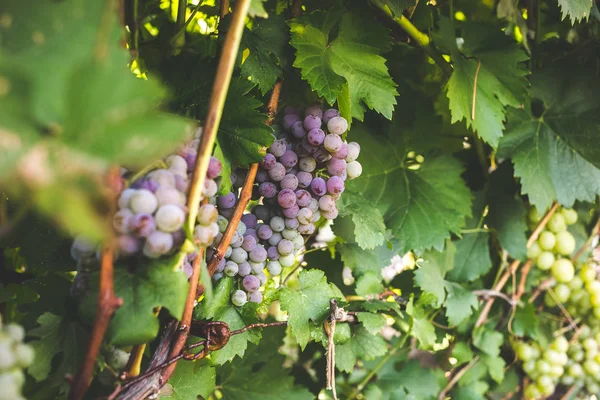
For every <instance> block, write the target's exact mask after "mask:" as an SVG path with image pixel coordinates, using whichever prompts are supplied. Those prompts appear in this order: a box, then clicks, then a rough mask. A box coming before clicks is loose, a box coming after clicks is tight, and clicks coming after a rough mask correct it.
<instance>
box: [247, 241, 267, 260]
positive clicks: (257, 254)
mask: <svg viewBox="0 0 600 400" xmlns="http://www.w3.org/2000/svg"><path fill="white" fill-rule="evenodd" d="M249 257H250V259H251V260H252V261H254V262H257V263H261V262H263V261H265V260H266V259H267V250H265V248H264V247H263V246H262V245H261V246H256V247H255V248H254V250H252V251H251V252H250V254H249Z"/></svg>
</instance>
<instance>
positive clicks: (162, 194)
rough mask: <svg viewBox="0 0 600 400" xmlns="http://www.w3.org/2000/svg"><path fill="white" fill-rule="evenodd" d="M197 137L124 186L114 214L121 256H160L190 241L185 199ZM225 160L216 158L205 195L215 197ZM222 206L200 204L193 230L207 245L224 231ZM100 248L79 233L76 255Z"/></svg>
mask: <svg viewBox="0 0 600 400" xmlns="http://www.w3.org/2000/svg"><path fill="white" fill-rule="evenodd" d="M198 140H199V139H195V140H192V141H190V142H188V143H187V144H185V145H184V146H183V147H182V148H181V149H180V150H179V152H178V154H173V155H170V156H168V157H167V158H166V159H165V160H164V166H165V168H159V169H155V170H153V171H150V172H149V173H148V174H146V175H145V176H143V177H141V178H139V179H137V180H136V181H135V182H133V183H132V184H131V186H130V187H128V188H127V189H125V190H123V191H122V192H121V193H120V195H119V198H118V211H117V212H116V213H115V215H114V217H113V228H114V230H115V232H116V233H117V235H118V236H117V243H118V247H117V251H118V254H119V256H122V257H129V256H134V255H139V254H143V255H145V256H146V257H149V258H158V257H161V256H163V255H165V254H169V253H171V252H172V251H173V250H174V249H177V248H178V247H180V246H181V244H182V243H183V241H184V240H185V233H184V230H183V224H184V222H185V219H186V215H187V212H188V210H187V207H186V198H187V192H188V185H189V181H190V179H191V173H192V170H193V168H194V164H195V162H196V156H197V151H196V147H197V145H198ZM221 169H222V166H221V162H220V161H219V160H218V159H217V158H215V157H211V159H210V161H209V165H208V171H207V174H206V180H205V183H204V188H203V191H202V195H203V196H204V197H207V198H214V196H215V195H216V194H217V190H218V184H217V182H216V181H215V180H216V179H217V177H218V176H219V174H220V173H221ZM216 217H217V210H216V207H215V206H214V205H213V204H205V205H202V206H201V207H200V210H199V213H198V225H197V226H196V227H195V230H194V239H195V241H196V244H198V245H200V246H206V245H208V244H210V243H212V242H213V240H214V237H215V236H216V235H217V233H218V232H219V229H218V226H217V224H216ZM96 251H97V249H96V246H94V245H92V244H90V243H88V242H87V241H86V240H85V239H84V238H82V237H77V238H76V239H75V241H74V243H73V246H72V249H71V254H72V256H73V258H75V260H77V261H85V260H87V259H90V258H94V257H95V256H96Z"/></svg>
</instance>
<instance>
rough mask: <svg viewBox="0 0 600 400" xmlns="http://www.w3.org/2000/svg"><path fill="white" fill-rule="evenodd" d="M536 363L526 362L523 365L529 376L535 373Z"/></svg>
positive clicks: (533, 361) (532, 361)
mask: <svg viewBox="0 0 600 400" xmlns="http://www.w3.org/2000/svg"><path fill="white" fill-rule="evenodd" d="M535 369H536V362H535V360H529V361H525V362H524V363H523V371H525V373H526V374H527V375H529V376H532V375H533V374H534V373H535Z"/></svg>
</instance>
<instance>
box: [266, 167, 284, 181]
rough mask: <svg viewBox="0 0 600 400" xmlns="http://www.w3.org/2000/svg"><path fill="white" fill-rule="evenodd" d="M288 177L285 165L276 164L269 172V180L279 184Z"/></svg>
mask: <svg viewBox="0 0 600 400" xmlns="http://www.w3.org/2000/svg"><path fill="white" fill-rule="evenodd" d="M285 175H286V170H285V167H284V166H283V164H281V163H275V165H274V166H273V168H271V169H270V170H269V178H271V179H272V180H274V181H276V182H279V181H280V180H282V179H283V177H284V176H285Z"/></svg>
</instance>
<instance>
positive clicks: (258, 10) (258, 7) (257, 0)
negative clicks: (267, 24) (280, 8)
mask: <svg viewBox="0 0 600 400" xmlns="http://www.w3.org/2000/svg"><path fill="white" fill-rule="evenodd" d="M264 2H265V0H251V1H250V8H248V15H249V16H251V17H260V18H269V14H267V11H266V10H265V6H264V5H263V3H264Z"/></svg>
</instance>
